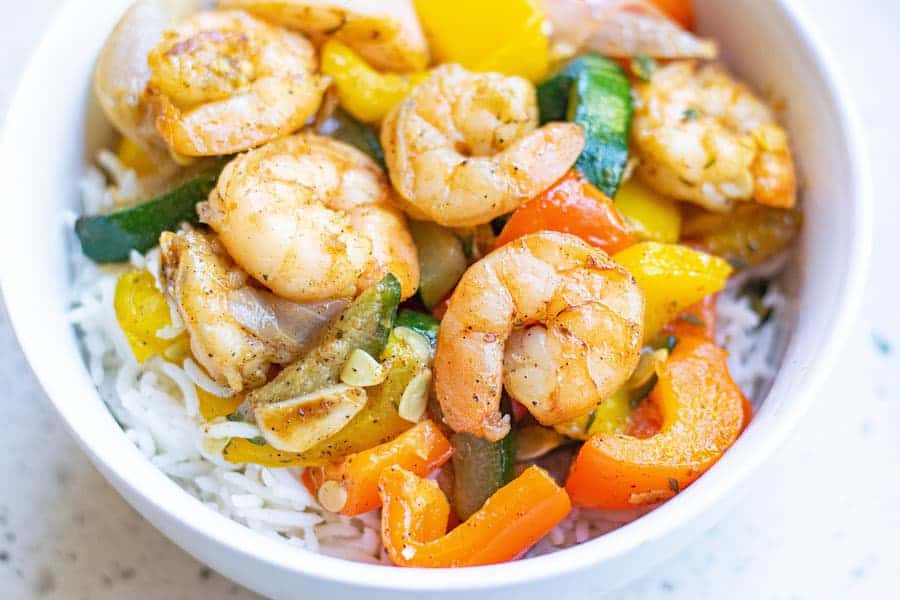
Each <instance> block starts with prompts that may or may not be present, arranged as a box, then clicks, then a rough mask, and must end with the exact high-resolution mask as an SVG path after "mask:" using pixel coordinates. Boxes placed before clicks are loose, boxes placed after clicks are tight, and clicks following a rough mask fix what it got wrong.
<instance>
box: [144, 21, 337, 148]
mask: <svg viewBox="0 0 900 600" xmlns="http://www.w3.org/2000/svg"><path fill="white" fill-rule="evenodd" d="M147 60H148V62H149V64H150V82H149V86H148V102H149V104H150V105H151V106H152V107H153V108H154V110H155V111H156V112H157V114H158V116H157V117H156V128H157V131H158V132H159V134H160V135H161V136H162V137H163V139H165V141H166V142H167V143H168V144H169V147H170V148H171V149H172V150H173V151H175V152H176V153H178V154H182V155H185V156H212V155H219V154H232V153H235V152H240V151H241V150H247V149H249V148H253V147H255V146H259V145H261V144H264V143H265V142H267V141H269V140H272V139H275V138H278V137H281V136H284V135H287V134H289V133H291V132H293V131H296V130H297V129H299V128H300V127H301V126H303V124H304V123H305V122H306V120H307V119H308V118H309V117H310V116H312V115H313V114H314V113H315V112H316V109H317V108H318V107H319V104H320V102H321V100H322V94H323V93H324V90H325V87H326V86H327V82H328V81H327V78H323V77H321V76H319V75H316V74H315V70H316V55H315V49H314V48H313V46H312V44H311V43H310V42H309V41H308V40H307V39H306V38H304V37H303V36H302V35H300V34H298V33H293V32H290V31H288V30H286V29H283V28H281V27H277V26H274V25H269V24H267V23H264V22H262V21H259V20H257V19H255V18H253V17H251V16H249V15H247V14H245V13H243V12H240V11H208V12H200V13H197V14H195V15H193V16H191V17H189V18H188V19H186V20H184V21H181V22H180V23H179V24H178V25H176V26H175V27H174V28H172V29H169V30H167V31H165V32H164V33H163V35H162V39H161V40H160V42H159V43H158V44H157V45H156V47H155V48H154V49H153V51H151V52H150V55H149V57H148V59H147Z"/></svg>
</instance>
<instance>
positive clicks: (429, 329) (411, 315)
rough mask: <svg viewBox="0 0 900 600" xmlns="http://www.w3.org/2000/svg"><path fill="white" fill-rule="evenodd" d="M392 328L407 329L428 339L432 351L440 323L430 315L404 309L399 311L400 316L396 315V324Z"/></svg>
mask: <svg viewBox="0 0 900 600" xmlns="http://www.w3.org/2000/svg"><path fill="white" fill-rule="evenodd" d="M394 326H395V327H409V328H410V329H412V330H413V331H415V332H416V333H421V334H422V335H424V336H425V337H426V338H427V339H428V342H429V343H430V344H431V347H432V349H434V345H435V344H436V343H437V335H438V329H440V326H441V322H440V321H438V320H437V319H435V318H434V317H432V316H431V315H426V314H425V313H420V312H417V311H414V310H410V309H408V308H404V309H402V310H401V311H400V314H399V315H397V322H396V323H395V324H394Z"/></svg>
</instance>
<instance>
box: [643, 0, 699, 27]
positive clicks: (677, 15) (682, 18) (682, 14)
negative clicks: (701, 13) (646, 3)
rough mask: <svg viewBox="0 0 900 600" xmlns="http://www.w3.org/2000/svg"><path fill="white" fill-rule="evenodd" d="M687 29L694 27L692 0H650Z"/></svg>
mask: <svg viewBox="0 0 900 600" xmlns="http://www.w3.org/2000/svg"><path fill="white" fill-rule="evenodd" d="M650 1H651V2H652V3H653V4H655V5H656V7H657V8H659V9H660V10H661V11H663V12H664V13H666V14H667V15H668V16H669V17H671V18H672V19H673V20H674V21H676V22H677V23H678V24H679V25H681V26H682V27H684V28H685V29H687V30H688V31H690V30H692V29H693V28H694V0H650Z"/></svg>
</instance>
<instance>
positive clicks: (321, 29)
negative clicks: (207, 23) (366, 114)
mask: <svg viewBox="0 0 900 600" xmlns="http://www.w3.org/2000/svg"><path fill="white" fill-rule="evenodd" d="M219 6H221V7H223V8H240V9H243V10H246V11H247V12H250V13H252V14H255V15H258V16H259V17H261V18H263V19H266V20H267V21H271V22H273V23H278V24H280V25H284V26H285V27H290V28H292V29H297V30H299V31H302V32H304V33H306V34H309V35H326V34H330V35H334V36H335V37H336V38H338V39H339V40H341V41H342V42H344V43H345V44H347V45H348V46H350V47H351V48H353V49H354V50H356V51H357V52H358V53H359V54H360V55H361V56H362V57H363V58H365V59H366V61H367V62H368V63H369V64H371V65H372V66H373V67H375V68H377V69H383V70H388V71H421V70H422V69H424V68H425V67H427V66H428V44H427V43H426V42H425V35H424V34H423V33H422V27H421V26H420V25H419V18H418V17H417V16H416V10H415V8H414V7H413V3H412V0H388V1H387V2H385V1H384V0H380V1H379V0H219Z"/></svg>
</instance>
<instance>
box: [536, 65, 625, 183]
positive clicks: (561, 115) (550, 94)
mask: <svg viewBox="0 0 900 600" xmlns="http://www.w3.org/2000/svg"><path fill="white" fill-rule="evenodd" d="M537 96H538V106H539V110H540V120H541V123H542V124H543V123H547V122H550V121H562V120H568V121H572V122H574V123H577V124H578V125H580V126H581V128H582V129H583V130H584V137H585V145H584V150H582V152H581V156H579V157H578V160H577V161H576V162H575V168H577V169H578V170H579V171H580V172H581V174H582V175H584V176H585V177H586V178H587V180H588V181H590V182H591V183H592V184H594V185H595V186H596V187H597V188H598V189H599V190H600V191H602V192H603V193H604V194H606V195H607V196H609V197H610V198H614V197H615V195H616V191H617V190H618V189H619V183H620V182H621V180H622V175H623V174H624V172H625V165H626V163H627V162H628V138H629V135H630V134H631V120H632V113H633V107H632V97H631V85H630V84H629V82H628V77H627V76H626V75H625V72H624V71H623V70H622V67H620V66H619V65H618V64H616V63H615V62H613V61H611V60H609V59H608V58H604V57H602V56H600V55H598V54H586V55H584V56H581V57H579V58H577V59H575V60H573V61H572V62H570V63H568V64H567V65H566V66H565V67H563V69H562V70H561V71H559V72H558V73H557V74H556V75H554V76H553V77H551V78H550V79H548V80H546V81H544V82H543V83H541V84H540V85H538V87H537Z"/></svg>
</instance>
